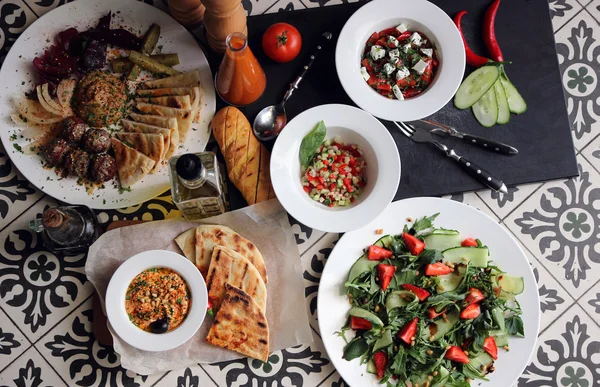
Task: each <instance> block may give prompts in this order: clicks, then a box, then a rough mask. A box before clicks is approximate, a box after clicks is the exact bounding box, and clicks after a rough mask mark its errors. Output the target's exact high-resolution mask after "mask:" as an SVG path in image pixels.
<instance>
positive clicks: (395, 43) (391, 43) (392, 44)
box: [388, 36, 400, 47]
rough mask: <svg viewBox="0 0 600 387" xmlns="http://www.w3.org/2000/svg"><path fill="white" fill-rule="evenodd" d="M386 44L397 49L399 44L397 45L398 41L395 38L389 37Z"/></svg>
mask: <svg viewBox="0 0 600 387" xmlns="http://www.w3.org/2000/svg"><path fill="white" fill-rule="evenodd" d="M388 44H389V45H390V46H394V47H398V44H400V43H398V39H396V38H395V37H393V36H390V37H389V38H388Z"/></svg>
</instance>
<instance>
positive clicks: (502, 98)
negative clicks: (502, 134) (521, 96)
mask: <svg viewBox="0 0 600 387" xmlns="http://www.w3.org/2000/svg"><path fill="white" fill-rule="evenodd" d="M494 92H495V93H496V102H497V103H498V119H497V120H496V123H497V124H500V125H503V124H506V123H508V121H510V109H509V108H508V99H507V98H506V92H505V91H504V87H503V86H502V82H501V81H496V83H494Z"/></svg>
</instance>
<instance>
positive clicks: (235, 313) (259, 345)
mask: <svg viewBox="0 0 600 387" xmlns="http://www.w3.org/2000/svg"><path fill="white" fill-rule="evenodd" d="M225 289H226V291H225V297H224V299H223V303H222V305H221V309H219V311H218V312H217V314H216V316H215V319H214V321H213V324H212V326H211V327H210V330H209V331H208V335H207V336H206V341H207V342H208V343H210V344H212V345H216V346H218V347H222V348H226V349H230V350H232V351H236V352H239V353H241V354H243V355H246V356H250V357H252V358H255V359H259V360H262V361H263V362H266V361H267V360H268V357H269V323H268V321H267V318H266V316H265V314H264V313H263V312H262V311H261V310H260V308H259V306H258V305H257V304H256V303H255V302H254V301H253V300H252V298H251V297H250V296H249V295H248V294H247V293H245V292H244V291H243V290H241V289H238V288H236V287H235V286H231V285H230V284H225Z"/></svg>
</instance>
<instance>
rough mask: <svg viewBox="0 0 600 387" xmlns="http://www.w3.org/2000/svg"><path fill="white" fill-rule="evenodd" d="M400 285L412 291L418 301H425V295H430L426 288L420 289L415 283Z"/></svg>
mask: <svg viewBox="0 0 600 387" xmlns="http://www.w3.org/2000/svg"><path fill="white" fill-rule="evenodd" d="M402 287H403V288H404V289H406V290H410V291H411V292H413V293H414V294H415V296H417V298H418V299H419V301H425V300H426V299H427V297H429V296H430V295H431V293H429V292H428V291H427V290H425V289H421V288H420V287H418V286H415V285H411V284H403V285H402Z"/></svg>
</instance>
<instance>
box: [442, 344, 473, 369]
mask: <svg viewBox="0 0 600 387" xmlns="http://www.w3.org/2000/svg"><path fill="white" fill-rule="evenodd" d="M444 357H445V358H446V359H448V360H452V361H455V362H457V363H461V364H468V363H469V357H468V356H467V355H465V353H464V351H463V350H462V349H460V347H457V346H456V345H453V346H451V347H450V349H448V350H447V351H446V354H445V355H444Z"/></svg>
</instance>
